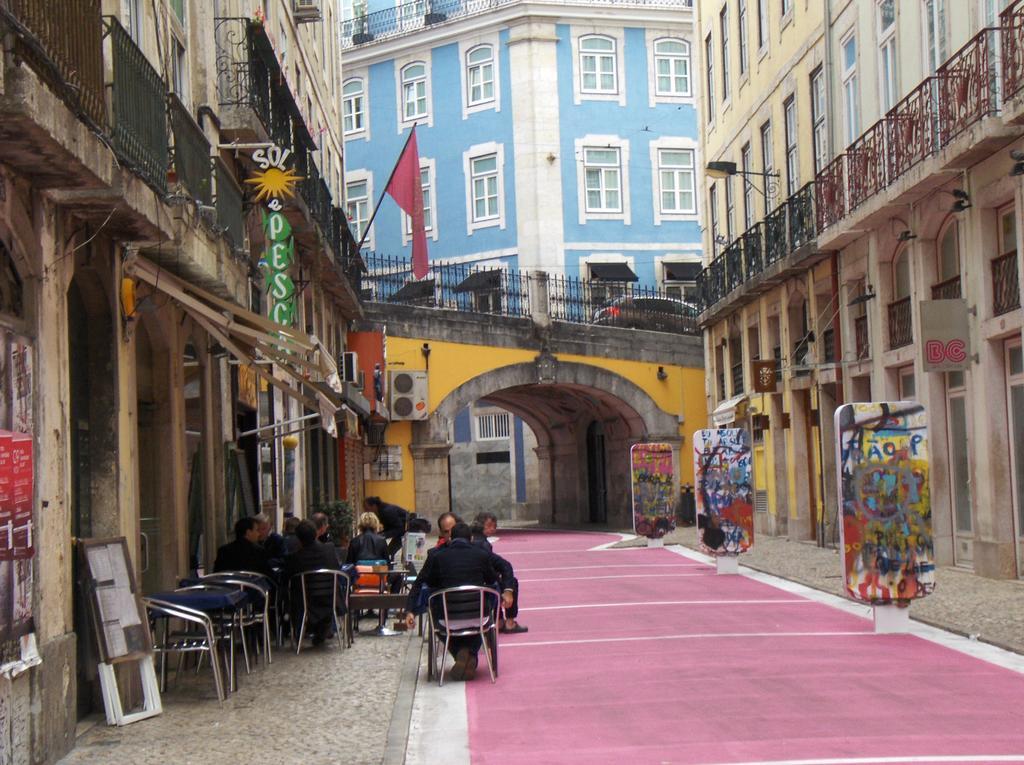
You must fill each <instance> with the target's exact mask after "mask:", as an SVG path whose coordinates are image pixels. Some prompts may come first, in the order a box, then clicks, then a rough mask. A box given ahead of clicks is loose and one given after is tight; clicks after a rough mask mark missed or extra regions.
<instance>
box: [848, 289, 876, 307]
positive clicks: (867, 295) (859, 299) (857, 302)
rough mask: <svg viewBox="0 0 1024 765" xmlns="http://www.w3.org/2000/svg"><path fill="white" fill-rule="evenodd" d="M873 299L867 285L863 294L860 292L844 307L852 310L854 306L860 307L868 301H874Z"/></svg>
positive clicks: (873, 295)
mask: <svg viewBox="0 0 1024 765" xmlns="http://www.w3.org/2000/svg"><path fill="white" fill-rule="evenodd" d="M874 299H875V293H874V291H873V290H872V289H871V285H870V284H869V285H867V286H866V287H865V288H864V292H862V293H861V294H859V295H858V296H857V297H855V298H854V299H853V300H851V301H850V302H849V303H847V304H846V307H847V308H852V307H853V306H855V305H860V304H861V303H866V302H868V301H869V300H874Z"/></svg>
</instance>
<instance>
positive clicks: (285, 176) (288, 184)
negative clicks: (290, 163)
mask: <svg viewBox="0 0 1024 765" xmlns="http://www.w3.org/2000/svg"><path fill="white" fill-rule="evenodd" d="M302 179H303V178H302V176H301V175H296V174H295V171H294V170H292V169H290V168H289V169H288V170H282V169H280V168H277V167H268V168H267V169H266V170H262V171H260V172H258V173H256V175H255V176H253V177H252V178H249V179H248V180H247V181H246V183H249V184H252V185H253V186H255V187H256V192H257V193H256V201H257V202H259V201H260V200H261V199H281V198H283V197H293V196H295V184H296V183H298V182H299V181H301V180H302Z"/></svg>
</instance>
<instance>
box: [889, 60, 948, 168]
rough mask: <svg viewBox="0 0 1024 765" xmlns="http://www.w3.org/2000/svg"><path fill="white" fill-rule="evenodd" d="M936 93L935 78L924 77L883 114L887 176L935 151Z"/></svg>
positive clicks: (937, 127)
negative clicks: (886, 148) (886, 151)
mask: <svg viewBox="0 0 1024 765" xmlns="http://www.w3.org/2000/svg"><path fill="white" fill-rule="evenodd" d="M937 93H938V83H937V80H936V79H935V78H934V77H928V78H927V79H925V80H924V81H923V82H922V83H920V84H919V85H918V86H917V87H916V88H914V89H913V90H912V91H910V92H909V93H908V94H907V95H906V96H905V97H904V98H903V99H902V100H901V101H900V102H899V103H898V104H896V106H894V107H893V108H892V109H890V110H889V113H888V114H886V115H885V140H886V144H887V146H888V148H889V151H888V153H887V159H888V162H887V164H886V171H887V173H888V177H889V178H892V179H895V178H899V177H900V176H901V175H903V174H904V173H905V172H907V171H908V170H910V169H911V168H912V167H914V166H915V165H917V163H919V162H921V161H922V160H923V159H924V158H925V157H928V156H931V154H932V152H933V151H935V145H936V142H937V141H938V131H939V126H938V121H937V118H936V110H935V100H936V95H937Z"/></svg>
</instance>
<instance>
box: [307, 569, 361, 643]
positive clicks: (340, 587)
mask: <svg viewBox="0 0 1024 765" xmlns="http://www.w3.org/2000/svg"><path fill="white" fill-rule="evenodd" d="M296 576H297V577H298V579H299V589H300V591H301V593H302V620H301V622H300V624H299V637H298V640H295V624H294V620H293V623H292V640H293V641H295V653H296V654H298V653H299V652H300V651H301V650H302V641H303V639H304V638H305V636H306V624H307V622H308V621H309V600H310V589H311V587H310V585H311V584H313V582H312V581H311V580H312V579H313V577H320V576H330V577H332V579H331V619H332V620H333V622H334V633H335V636H336V637H337V639H338V646H339V647H340V648H347V647H348V646H350V645H351V644H352V623H351V612H350V610H349V606H348V594H349V591H350V590H351V580H350V579H349V577H348V574H346V573H345V572H344V571H338V570H337V569H333V568H318V569H314V570H313V571H303V572H301V573H299V574H297V575H296ZM294 579H295V577H292V580H293V581H294ZM339 593H340V601H341V604H342V605H343V606H344V607H345V614H344V617H343V619H342V623H341V624H340V625H339V624H338V604H339ZM343 632H344V637H342V633H343Z"/></svg>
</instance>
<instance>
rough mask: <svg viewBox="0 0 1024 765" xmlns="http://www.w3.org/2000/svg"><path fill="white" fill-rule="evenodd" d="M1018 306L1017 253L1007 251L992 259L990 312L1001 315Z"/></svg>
mask: <svg viewBox="0 0 1024 765" xmlns="http://www.w3.org/2000/svg"><path fill="white" fill-rule="evenodd" d="M1017 308H1020V280H1019V277H1018V276H1017V253H1016V252H1008V253H1006V254H1005V255H1000V256H999V257H998V258H994V259H993V260H992V313H993V314H994V315H996V316H1001V315H1002V314H1004V313H1009V312H1010V311H1013V310H1015V309H1017Z"/></svg>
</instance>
